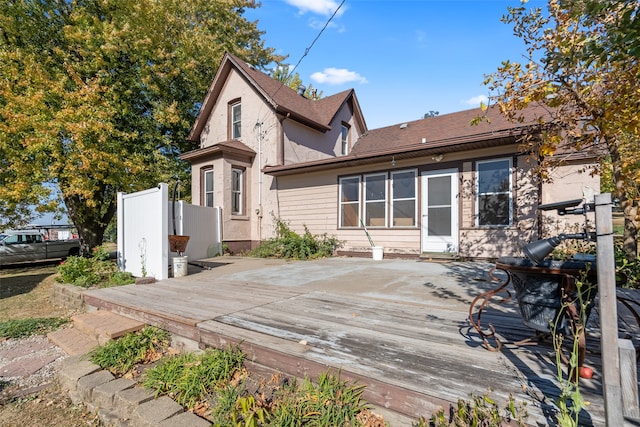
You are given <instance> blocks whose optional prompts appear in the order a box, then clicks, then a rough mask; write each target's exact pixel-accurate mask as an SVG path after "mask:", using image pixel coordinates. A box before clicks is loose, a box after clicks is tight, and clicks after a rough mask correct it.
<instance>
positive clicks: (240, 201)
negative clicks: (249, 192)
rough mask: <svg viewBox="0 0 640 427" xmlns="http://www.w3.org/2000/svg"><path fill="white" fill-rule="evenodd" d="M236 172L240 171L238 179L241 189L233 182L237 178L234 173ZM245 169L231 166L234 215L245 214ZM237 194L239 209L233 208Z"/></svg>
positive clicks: (232, 211)
mask: <svg viewBox="0 0 640 427" xmlns="http://www.w3.org/2000/svg"><path fill="white" fill-rule="evenodd" d="M235 172H238V173H239V175H240V179H239V180H238V185H239V187H240V188H239V189H235V188H234V187H233V184H234V182H235V180H234V179H233V175H234V173H235ZM243 190H244V170H243V169H241V168H231V214H232V215H243V214H244V206H243V197H244V191H243ZM235 194H238V195H239V198H238V210H237V211H234V210H233V199H234V196H235Z"/></svg>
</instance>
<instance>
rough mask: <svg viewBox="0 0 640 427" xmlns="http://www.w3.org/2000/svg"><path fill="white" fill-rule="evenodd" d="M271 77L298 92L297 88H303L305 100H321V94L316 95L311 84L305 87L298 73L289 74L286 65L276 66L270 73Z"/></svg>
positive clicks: (289, 71) (288, 67) (288, 68)
mask: <svg viewBox="0 0 640 427" xmlns="http://www.w3.org/2000/svg"><path fill="white" fill-rule="evenodd" d="M271 77H272V78H274V79H275V80H278V81H279V82H280V83H283V84H284V85H286V86H288V87H290V88H291V89H293V90H298V87H300V86H304V87H305V90H304V96H305V97H307V98H314V99H319V98H322V92H320V93H318V91H317V89H315V88H314V87H313V85H312V84H311V83H309V85H308V86H307V85H305V84H304V83H303V82H302V78H301V77H300V74H299V73H295V74H291V67H290V66H289V65H287V64H284V65H278V66H277V67H276V68H275V69H274V70H273V72H272V73H271Z"/></svg>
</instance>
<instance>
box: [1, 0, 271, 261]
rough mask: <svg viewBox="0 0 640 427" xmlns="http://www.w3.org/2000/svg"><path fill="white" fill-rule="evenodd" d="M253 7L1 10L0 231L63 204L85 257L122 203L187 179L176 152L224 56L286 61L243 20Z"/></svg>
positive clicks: (88, 1) (26, 0)
mask: <svg viewBox="0 0 640 427" xmlns="http://www.w3.org/2000/svg"><path fill="white" fill-rule="evenodd" d="M254 7H257V4H256V3H255V2H254V1H253V0H233V1H208V0H82V1H80V0H67V1H58V0H8V1H6V2H2V3H1V4H0V229H1V228H3V227H6V226H12V225H18V224H20V222H21V221H23V222H24V221H25V219H27V220H28V219H29V218H28V216H27V215H28V213H29V210H30V208H31V206H34V205H35V206H37V207H38V209H39V210H42V211H46V210H52V209H55V208H56V206H57V205H59V204H62V203H64V205H65V206H66V209H67V212H68V215H69V218H70V219H71V220H72V221H73V223H74V224H75V226H76V227H77V229H78V232H79V234H80V237H81V239H82V242H83V251H84V252H86V251H88V250H90V249H91V248H93V247H95V246H96V245H99V244H101V243H102V238H103V234H104V230H105V228H106V226H107V225H108V223H109V222H110V220H111V219H112V217H113V215H114V213H115V209H116V193H117V192H119V191H124V192H132V191H137V190H141V189H144V188H149V187H153V186H155V185H157V184H158V182H162V181H164V182H167V181H169V180H172V179H175V177H180V178H181V179H182V180H183V181H186V182H188V181H189V173H188V171H189V169H188V166H187V165H186V164H184V163H183V162H182V161H181V160H179V158H178V154H179V153H180V152H183V151H187V150H191V149H194V148H196V147H194V146H193V143H191V142H188V141H187V140H186V136H187V135H188V132H189V129H190V127H191V125H192V124H193V122H194V120H195V115H196V114H197V112H198V109H199V105H200V104H199V103H200V102H202V99H204V96H205V94H206V91H207V89H208V86H209V84H210V82H211V80H212V79H213V76H214V75H215V72H216V68H217V65H218V64H219V62H220V60H221V58H222V56H223V54H224V52H225V51H229V52H232V53H234V54H235V55H237V56H239V57H241V58H243V59H245V60H246V61H247V62H251V63H252V64H254V65H255V66H257V67H259V68H260V67H261V68H264V67H266V66H267V65H269V64H271V63H273V62H276V63H278V62H280V61H281V60H282V59H283V58H282V57H280V56H277V55H274V50H273V49H271V48H266V47H265V46H264V42H263V41H262V40H261V36H262V32H260V31H259V30H258V28H257V22H249V21H247V20H246V19H245V18H244V17H243V13H244V10H245V9H246V8H254Z"/></svg>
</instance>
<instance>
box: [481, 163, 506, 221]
mask: <svg viewBox="0 0 640 427" xmlns="http://www.w3.org/2000/svg"><path fill="white" fill-rule="evenodd" d="M477 182H478V187H477V189H478V191H477V200H476V218H477V219H476V221H477V225H478V226H480V227H488V226H508V225H511V218H512V180H511V159H497V160H487V161H479V162H477Z"/></svg>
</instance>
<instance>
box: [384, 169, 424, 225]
mask: <svg viewBox="0 0 640 427" xmlns="http://www.w3.org/2000/svg"><path fill="white" fill-rule="evenodd" d="M407 172H412V173H413V188H414V192H413V197H403V198H398V199H396V198H395V196H394V194H393V193H394V191H393V182H394V178H393V177H394V175H397V174H401V173H407ZM390 185H391V197H390V200H391V209H390V211H391V212H390V216H391V219H390V223H389V224H390V226H391V227H392V228H396V227H399V228H406V227H412V228H418V170H417V169H404V170H399V171H393V172H391V182H390ZM396 200H397V201H405V200H413V201H414V204H413V205H414V206H413V208H414V212H413V225H397V226H396V225H393V223H394V219H395V218H394V215H393V213H394V206H393V205H394V203H395V202H396Z"/></svg>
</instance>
